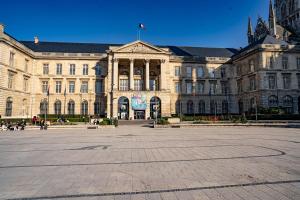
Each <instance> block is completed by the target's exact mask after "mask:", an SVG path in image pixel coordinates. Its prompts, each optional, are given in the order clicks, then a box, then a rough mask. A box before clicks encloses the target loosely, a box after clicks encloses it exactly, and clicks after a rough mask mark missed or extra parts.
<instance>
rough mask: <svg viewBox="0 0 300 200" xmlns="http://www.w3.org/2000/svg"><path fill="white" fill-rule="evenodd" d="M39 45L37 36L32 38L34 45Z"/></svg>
mask: <svg viewBox="0 0 300 200" xmlns="http://www.w3.org/2000/svg"><path fill="white" fill-rule="evenodd" d="M38 43H39V38H38V37H37V36H35V37H34V44H38Z"/></svg>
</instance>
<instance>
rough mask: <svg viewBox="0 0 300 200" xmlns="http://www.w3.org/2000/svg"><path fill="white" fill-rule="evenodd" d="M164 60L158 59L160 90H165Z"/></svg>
mask: <svg viewBox="0 0 300 200" xmlns="http://www.w3.org/2000/svg"><path fill="white" fill-rule="evenodd" d="M165 62H166V60H164V59H161V60H160V83H159V84H160V90H165V89H166V80H165V77H166V74H165V71H166V70H165V65H164V64H165Z"/></svg>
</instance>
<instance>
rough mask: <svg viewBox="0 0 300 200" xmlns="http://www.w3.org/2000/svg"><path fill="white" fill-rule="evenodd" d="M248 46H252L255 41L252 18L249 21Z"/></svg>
mask: <svg viewBox="0 0 300 200" xmlns="http://www.w3.org/2000/svg"><path fill="white" fill-rule="evenodd" d="M247 36H248V44H251V43H252V42H253V40H254V34H253V29H252V23H251V18H250V17H249V19H248V33H247Z"/></svg>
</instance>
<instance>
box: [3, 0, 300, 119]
mask: <svg viewBox="0 0 300 200" xmlns="http://www.w3.org/2000/svg"><path fill="white" fill-rule="evenodd" d="M279 2H280V1H277V2H276V3H277V4H276V5H279ZM277 9H278V8H275V10H277ZM275 10H274V9H273V6H272V3H271V4H270V16H269V23H266V22H265V21H264V20H263V19H262V18H258V21H257V25H256V28H255V29H253V27H252V23H251V20H250V19H249V22H248V23H249V25H248V41H249V45H248V46H247V47H245V48H243V49H239V50H237V49H234V48H204V47H182V46H157V45H152V44H148V43H146V42H144V41H140V40H137V41H134V42H132V43H129V44H87V43H62V42H41V41H39V40H38V38H35V39H34V41H18V40H17V39H15V38H13V37H12V36H10V35H9V34H7V33H6V32H5V31H4V26H3V25H0V50H1V51H0V52H1V53H0V77H1V79H0V92H1V95H0V115H1V116H2V118H27V117H32V116H36V115H38V114H57V115H61V114H69V115H74V114H76V115H77V114H78V115H101V116H107V117H118V118H120V119H148V118H156V117H160V116H171V115H178V114H186V115H216V114H238V113H244V112H252V111H253V109H254V108H257V107H263V108H266V109H268V108H282V110H283V111H284V112H286V113H289V114H298V113H299V112H300V104H299V102H300V43H298V41H299V40H298V39H299V38H298V36H297V31H293V30H292V29H290V28H288V29H287V28H286V27H284V26H282V25H280V24H279V23H277V21H278V20H277V18H278V15H275ZM275 16H277V18H276V17H275ZM294 24H295V23H294ZM295 27H296V28H295V29H294V30H299V28H297V26H295Z"/></svg>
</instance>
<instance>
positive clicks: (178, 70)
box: [175, 66, 181, 77]
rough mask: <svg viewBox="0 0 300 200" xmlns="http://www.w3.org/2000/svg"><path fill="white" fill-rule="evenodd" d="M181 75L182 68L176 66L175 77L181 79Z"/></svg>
mask: <svg viewBox="0 0 300 200" xmlns="http://www.w3.org/2000/svg"><path fill="white" fill-rule="evenodd" d="M180 75H181V74H180V66H176V67H175V76H177V77H179V76H180Z"/></svg>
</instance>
